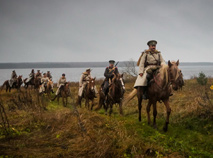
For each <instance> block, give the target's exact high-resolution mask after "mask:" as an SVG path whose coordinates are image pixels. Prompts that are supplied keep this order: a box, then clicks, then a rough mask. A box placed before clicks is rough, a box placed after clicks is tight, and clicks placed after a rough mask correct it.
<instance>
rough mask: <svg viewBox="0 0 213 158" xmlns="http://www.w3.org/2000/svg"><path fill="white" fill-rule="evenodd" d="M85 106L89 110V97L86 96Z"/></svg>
mask: <svg viewBox="0 0 213 158" xmlns="http://www.w3.org/2000/svg"><path fill="white" fill-rule="evenodd" d="M85 107H86V108H87V109H88V110H89V99H88V98H86V101H85Z"/></svg>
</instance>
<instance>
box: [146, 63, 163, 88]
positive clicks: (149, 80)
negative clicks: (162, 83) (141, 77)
mask: <svg viewBox="0 0 213 158" xmlns="http://www.w3.org/2000/svg"><path fill="white" fill-rule="evenodd" d="M159 69H160V66H156V67H152V68H149V69H148V70H147V71H146V72H147V76H146V78H147V83H148V84H147V85H148V86H150V85H151V84H152V83H154V82H155V81H154V79H153V78H154V76H157V74H158V73H159Z"/></svg>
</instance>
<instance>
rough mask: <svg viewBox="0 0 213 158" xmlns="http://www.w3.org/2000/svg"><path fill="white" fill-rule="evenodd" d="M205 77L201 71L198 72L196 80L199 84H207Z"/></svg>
mask: <svg viewBox="0 0 213 158" xmlns="http://www.w3.org/2000/svg"><path fill="white" fill-rule="evenodd" d="M207 80H208V79H207V77H206V75H205V74H204V73H203V72H200V73H199V76H198V78H197V82H198V83H199V84H200V85H202V86H204V85H206V84H207Z"/></svg>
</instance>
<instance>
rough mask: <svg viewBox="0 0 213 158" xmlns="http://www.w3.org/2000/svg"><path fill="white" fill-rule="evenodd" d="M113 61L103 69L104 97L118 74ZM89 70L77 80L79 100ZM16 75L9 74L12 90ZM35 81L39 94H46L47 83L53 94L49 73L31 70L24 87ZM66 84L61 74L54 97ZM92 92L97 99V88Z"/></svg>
mask: <svg viewBox="0 0 213 158" xmlns="http://www.w3.org/2000/svg"><path fill="white" fill-rule="evenodd" d="M114 64H115V61H114V60H110V61H109V66H108V67H107V68H106V69H105V72H104V76H105V77H106V78H105V80H104V82H103V83H102V85H101V87H102V92H103V94H104V95H105V96H106V95H107V93H108V91H109V87H110V85H111V82H112V78H113V77H114V75H115V74H119V72H118V68H117V67H116V66H114ZM91 71H92V69H91V68H87V69H86V71H85V72H83V73H82V74H81V76H80V80H79V91H78V97H79V98H80V99H82V97H83V92H84V90H85V88H86V86H87V83H88V82H89V80H90V79H92V78H93V77H92V75H91ZM17 78H18V76H17V74H16V71H15V70H13V71H12V74H11V78H10V80H9V85H10V87H11V88H13V86H14V85H15V84H16V82H17ZM35 80H38V81H39V82H40V84H39V93H40V94H42V93H45V92H46V87H47V85H48V83H49V84H50V85H51V90H52V93H54V91H53V81H52V75H51V73H50V71H47V73H43V76H42V73H41V72H40V70H37V73H35V72H34V69H32V71H31V73H30V74H29V77H28V78H27V79H25V80H24V83H25V86H26V85H27V86H28V85H34V86H35ZM29 83H33V84H29ZM66 83H67V81H66V77H65V74H64V73H63V74H62V76H61V78H60V79H59V80H58V82H57V88H58V89H57V90H56V93H55V94H56V96H57V95H59V94H60V89H61V87H62V86H64V85H65V84H66ZM123 90H124V91H125V87H124V84H123ZM94 92H95V98H97V94H98V90H97V87H96V86H94Z"/></svg>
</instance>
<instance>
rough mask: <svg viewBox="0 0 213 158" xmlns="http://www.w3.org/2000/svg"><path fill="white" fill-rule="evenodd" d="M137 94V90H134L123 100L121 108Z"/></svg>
mask: <svg viewBox="0 0 213 158" xmlns="http://www.w3.org/2000/svg"><path fill="white" fill-rule="evenodd" d="M136 94H137V89H134V90H133V91H132V92H131V93H130V94H129V95H128V96H127V97H126V98H124V100H123V106H125V105H126V104H127V103H128V102H129V101H130V100H132V99H133V98H134V97H135V96H136Z"/></svg>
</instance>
